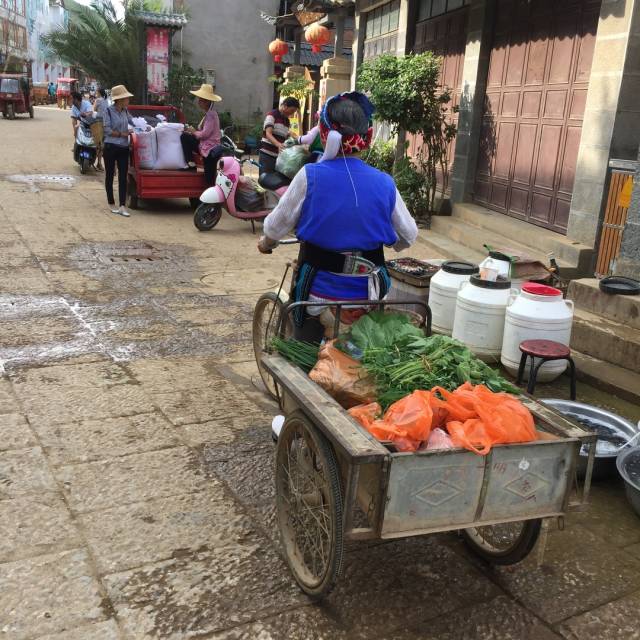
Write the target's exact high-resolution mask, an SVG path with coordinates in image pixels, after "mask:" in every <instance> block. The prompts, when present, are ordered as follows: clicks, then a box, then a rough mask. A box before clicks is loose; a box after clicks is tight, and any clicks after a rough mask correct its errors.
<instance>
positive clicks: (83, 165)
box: [80, 158, 91, 175]
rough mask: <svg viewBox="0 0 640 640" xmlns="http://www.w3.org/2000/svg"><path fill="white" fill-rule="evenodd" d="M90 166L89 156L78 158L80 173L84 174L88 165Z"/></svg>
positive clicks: (87, 169)
mask: <svg viewBox="0 0 640 640" xmlns="http://www.w3.org/2000/svg"><path fill="white" fill-rule="evenodd" d="M90 166H91V162H89V158H82V159H81V160H80V173H81V174H82V175H84V174H85V173H87V172H88V171H89V167H90Z"/></svg>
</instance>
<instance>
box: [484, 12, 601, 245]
mask: <svg viewBox="0 0 640 640" xmlns="http://www.w3.org/2000/svg"><path fill="white" fill-rule="evenodd" d="M497 4H498V6H497V10H496V22H495V26H494V32H493V42H492V48H491V57H490V63H489V73H488V77H487V89H486V97H485V106H484V114H483V126H482V132H481V139H480V152H479V157H478V167H477V172H476V180H475V186H474V201H476V202H479V203H482V204H484V205H486V206H488V207H489V208H491V209H494V210H496V211H501V212H504V213H507V214H508V215H510V216H513V217H516V218H520V219H522V220H526V221H527V222H531V223H533V224H536V225H539V226H542V227H546V228H549V229H552V230H554V231H558V232H560V233H566V230H567V222H568V219H569V208H570V205H571V195H572V191H573V182H574V178H575V170H576V162H577V157H578V148H579V145H580V133H581V130H582V120H583V114H584V107H585V103H586V96H587V87H588V83H589V75H590V72H591V61H592V57H593V49H594V45H595V35H596V29H597V25H598V16H599V9H600V0H563V1H562V2H558V1H557V0H532V1H528V0H498V3H497Z"/></svg>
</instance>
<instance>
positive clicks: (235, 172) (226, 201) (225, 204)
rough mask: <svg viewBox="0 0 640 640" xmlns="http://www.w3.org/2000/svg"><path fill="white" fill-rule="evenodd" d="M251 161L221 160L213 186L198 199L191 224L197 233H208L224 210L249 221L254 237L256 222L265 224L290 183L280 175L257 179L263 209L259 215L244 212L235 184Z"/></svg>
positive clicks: (228, 158)
mask: <svg viewBox="0 0 640 640" xmlns="http://www.w3.org/2000/svg"><path fill="white" fill-rule="evenodd" d="M245 162H253V161H251V160H248V159H245V160H238V159H237V158H235V157H233V156H225V157H223V158H220V161H219V162H218V176H217V178H216V184H215V186H213V187H209V188H208V189H206V190H205V191H204V192H203V193H202V195H201V196H200V205H198V208H197V209H196V212H195V215H194V217H193V223H194V224H195V225H196V227H197V228H198V229H199V230H200V231H210V230H211V229H213V227H215V226H216V225H217V224H218V222H220V218H221V217H222V209H223V208H225V209H226V210H227V212H228V213H229V215H230V216H233V217H234V218H239V219H240V220H249V221H250V222H251V228H252V229H253V231H254V233H255V230H256V228H255V222H256V220H264V219H265V218H266V217H267V216H268V215H269V213H271V211H272V210H273V209H274V208H275V206H276V205H277V204H278V201H279V200H280V198H281V197H282V196H283V195H284V193H285V191H286V190H287V187H288V185H289V183H290V182H291V180H289V178H287V177H285V176H283V175H282V174H280V173H269V174H263V175H262V176H260V179H259V181H258V182H259V183H260V186H262V187H263V188H264V189H265V190H266V192H265V195H264V208H261V210H260V211H243V210H242V209H241V205H240V204H239V203H238V202H237V201H238V191H239V190H238V184H239V182H240V176H241V175H242V165H243V164H244V163H245Z"/></svg>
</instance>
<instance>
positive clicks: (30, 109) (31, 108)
mask: <svg viewBox="0 0 640 640" xmlns="http://www.w3.org/2000/svg"><path fill="white" fill-rule="evenodd" d="M33 116H34V112H33V105H31V106H30V107H29V117H30V118H33Z"/></svg>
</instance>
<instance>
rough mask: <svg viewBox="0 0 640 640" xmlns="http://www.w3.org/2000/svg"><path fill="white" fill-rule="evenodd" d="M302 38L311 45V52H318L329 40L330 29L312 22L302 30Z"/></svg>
mask: <svg viewBox="0 0 640 640" xmlns="http://www.w3.org/2000/svg"><path fill="white" fill-rule="evenodd" d="M304 39H305V40H306V41H307V42H308V43H309V44H310V45H311V51H313V53H320V52H321V51H322V47H323V46H324V45H325V44H329V42H330V41H331V31H329V29H327V27H323V26H322V25H320V24H318V23H317V22H314V23H313V24H311V25H309V26H308V27H307V28H306V29H305V30H304Z"/></svg>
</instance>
